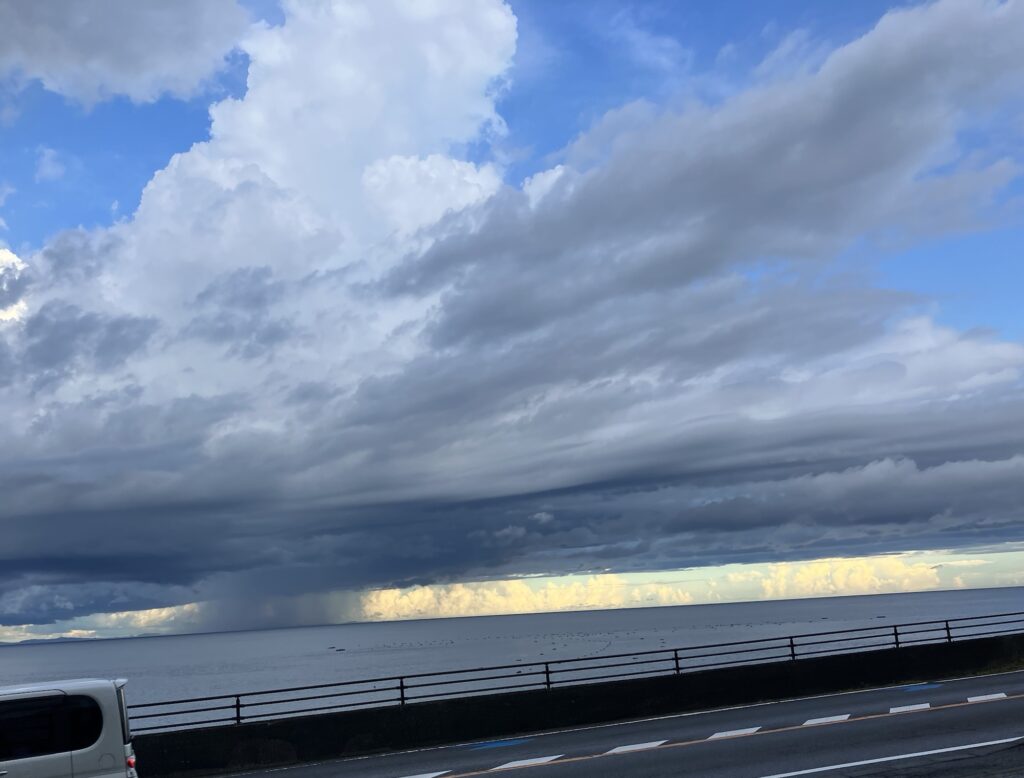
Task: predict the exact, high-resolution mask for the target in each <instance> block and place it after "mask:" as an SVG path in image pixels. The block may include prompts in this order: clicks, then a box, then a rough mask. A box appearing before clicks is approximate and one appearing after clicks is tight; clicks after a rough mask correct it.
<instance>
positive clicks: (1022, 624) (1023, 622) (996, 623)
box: [952, 619, 1024, 630]
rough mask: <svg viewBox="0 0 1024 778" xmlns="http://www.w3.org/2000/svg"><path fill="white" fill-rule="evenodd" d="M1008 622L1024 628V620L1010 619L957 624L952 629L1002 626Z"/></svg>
mask: <svg viewBox="0 0 1024 778" xmlns="http://www.w3.org/2000/svg"><path fill="white" fill-rule="evenodd" d="M1009 624H1016V625H1018V626H1020V627H1021V628H1022V629H1024V620H1022V619H1012V620H1011V621H986V622H984V623H981V624H958V625H956V626H955V627H952V629H957V630H969V629H981V628H982V627H1002V626H1007V625H1009Z"/></svg>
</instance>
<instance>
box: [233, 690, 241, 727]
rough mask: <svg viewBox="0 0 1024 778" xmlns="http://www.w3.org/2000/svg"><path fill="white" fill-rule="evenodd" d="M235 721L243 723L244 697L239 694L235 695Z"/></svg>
mask: <svg viewBox="0 0 1024 778" xmlns="http://www.w3.org/2000/svg"><path fill="white" fill-rule="evenodd" d="M235 723H236V724H241V723H242V698H241V697H240V696H239V695H237V694H236V695H235Z"/></svg>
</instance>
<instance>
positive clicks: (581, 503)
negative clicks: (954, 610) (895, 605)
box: [0, 0, 1024, 639]
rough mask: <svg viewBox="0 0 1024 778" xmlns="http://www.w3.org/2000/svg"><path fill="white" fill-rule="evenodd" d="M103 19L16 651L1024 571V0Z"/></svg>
mask: <svg viewBox="0 0 1024 778" xmlns="http://www.w3.org/2000/svg"><path fill="white" fill-rule="evenodd" d="M75 8H76V12H77V13H78V14H79V16H78V17H76V18H70V17H69V16H68V15H67V14H66V13H64V12H62V11H61V9H60V8H59V6H57V5H36V4H24V3H19V2H17V0H0V25H2V26H6V27H9V28H10V29H11V30H12V31H13V33H12V35H11V41H12V43H11V45H10V46H8V47H7V48H6V49H5V50H4V51H0V219H2V222H0V419H2V421H0V467H2V468H3V472H5V473H10V474H12V475H11V476H10V478H9V479H8V480H7V481H0V489H2V490H3V492H2V495H0V497H2V499H0V521H4V522H6V524H5V526H7V527H9V528H11V529H10V532H9V543H10V552H9V553H10V560H8V561H9V564H8V565H7V566H6V567H5V568H4V569H3V570H0V639H2V638H3V636H4V635H8V636H20V635H26V634H50V633H59V632H70V631H73V630H85V631H87V632H88V631H89V630H94V631H97V633H104V630H106V633H104V634H112V631H117V630H122V631H125V630H127V631H130V630H131V629H134V628H136V627H140V626H145V628H146V629H147V630H149V629H164V630H174V629H192V628H196V629H198V628H203V629H216V628H222V627H227V626H253V625H264V626H272V625H282V624H288V623H298V622H300V621H303V620H305V621H308V620H313V621H331V620H339V619H351V618H388V617H394V618H403V617H408V616H410V615H425V616H429V615H438V614H439V613H445V614H448V615H460V614H451V613H450V612H449V610H450V609H449V606H448V605H446V604H445V601H446V599H458V597H464V600H459V601H460V602H464V607H465V608H468V609H470V610H471V609H473V608H477V611H479V610H480V609H481V608H492V609H493V608H495V607H498V610H499V611H500V609H501V607H504V608H506V610H509V611H516V610H522V609H524V608H526V609H529V608H531V607H540V608H545V607H563V606H564V607H577V606H581V605H582V604H589V605H590V606H592V605H593V604H594V602H595V600H594V598H595V597H596V598H598V601H599V603H598V604H600V603H601V602H603V603H604V604H605V605H607V606H608V607H613V606H615V605H622V604H638V603H642V602H648V601H650V602H654V603H656V604H672V603H683V602H712V601H716V599H722V598H726V599H728V598H733V599H735V598H748V597H758V596H784V595H791V596H808V595H812V594H813V595H816V594H843V593H870V592H872V591H897V590H901V588H915V587H916V588H942V587H950V586H983V585H1011V584H1020V583H1022V582H1024V579H1021V578H1020V576H1019V574H1018V573H1016V572H1015V570H1016V569H1017V568H1019V564H1018V560H1019V556H1020V553H1021V551H1020V543H1021V542H1022V541H1024V534H1022V530H1021V527H1024V512H1022V511H1024V508H1022V507H1021V506H1024V493H1022V487H1021V484H1022V483H1024V476H1022V473H1024V448H1022V444H1021V441H1020V435H1019V434H1018V433H1017V430H1019V429H1020V428H1021V426H1022V425H1024V393H1022V385H1024V384H1022V382H1024V316H1022V315H1021V313H1020V304H1019V300H1018V298H1019V290H1020V289H1021V288H1024V267H1022V265H1021V262H1020V256H1021V249H1022V247H1024V219H1022V218H1021V217H1022V214H1021V208H1020V203H1021V195H1022V194H1024V176H1022V175H1021V170H1022V165H1024V147H1022V143H1021V141H1022V139H1024V138H1022V135H1021V128H1022V127H1024V122H1022V119H1021V117H1022V116H1024V91H1022V90H1021V84H1022V83H1024V71H1021V59H1020V56H1019V51H1020V50H1022V48H1024V37H1022V33H1021V30H1022V29H1024V24H1021V23H1020V22H1021V19H1022V18H1024V10H1022V8H1024V0H1007V1H1006V2H989V1H988V0H939V1H938V2H935V3H913V2H908V3H893V2H880V1H879V2H876V1H875V0H865V2H856V3H849V2H848V3H838V2H833V3H822V2H809V1H804V2H798V1H797V0H772V1H771V2H756V3H752V2H740V1H739V0H723V2H716V3H679V2H669V1H668V0H563V1H560V2H550V1H549V0H511V1H510V2H509V3H507V4H506V3H503V2H502V1H501V0H443V2H440V1H439V2H438V3H436V4H434V5H431V6H430V7H429V8H427V9H426V10H424V9H423V8H414V6H410V5H407V4H402V3H396V2H390V1H389V0H374V2H369V1H368V0H324V1H323V2H313V1H312V0H308V2H307V1H306V0H292V1H291V2H282V4H281V5H278V3H277V2H275V1H274V0H245V1H243V0H180V1H179V2H176V3H174V4H161V3H145V2H142V3H137V4H133V5H131V6H129V7H128V10H125V11H124V12H123V13H121V14H119V15H118V16H117V18H111V17H109V9H108V10H106V11H105V10H104V9H105V8H107V6H106V4H104V3H101V2H97V0H81V2H80V4H79V5H76V6H75ZM105 14H107V15H105ZM183 41H184V42H186V43H182V42H183ZM135 42H142V45H137V46H136V45H128V44H129V43H130V44H134V43H135ZM83 532H87V533H88V534H89V536H95V535H96V534H97V533H99V534H103V535H105V536H109V537H112V538H115V539H116V540H115V541H112V544H113V545H112V548H111V549H110V550H109V553H110V554H114V556H115V558H116V559H117V560H118V563H117V564H114V565H112V564H111V559H110V557H109V556H104V555H103V554H100V553H99V552H97V551H96V549H94V548H92V547H91V546H90V544H88V543H83V542H82V534H81V533H83ZM54 538H56V539H58V540H59V541H60V542H59V543H57V544H56V547H54V545H53V539H54ZM524 581H525V582H527V583H526V584H523V583H522V582H524ZM581 581H583V583H581ZM665 582H668V583H669V584H671V586H669V588H668V589H665V588H659V587H662V585H663V584H665ZM708 582H710V583H708ZM520 584H522V585H520ZM712 584H713V585H712ZM467 586H468V587H469V588H468V589H467V588H465V587H467ZM460 587H462V588H460ZM780 593H781V594H780ZM455 594H458V597H455ZM602 597H605V598H607V599H606V600H601V599H600V598H602ZM574 598H575V599H574ZM580 598H582V599H580ZM487 603H490V605H488V604H487ZM495 603H498V604H499V605H498V606H496V605H495ZM501 603H504V605H501ZM431 609H433V610H431ZM488 612H490V611H488ZM133 613H138V614H142V615H140V616H138V617H135V616H131V615H125V614H133ZM161 625H162V626H161ZM3 630H8V632H4V631H3Z"/></svg>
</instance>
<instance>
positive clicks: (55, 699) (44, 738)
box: [0, 691, 71, 778]
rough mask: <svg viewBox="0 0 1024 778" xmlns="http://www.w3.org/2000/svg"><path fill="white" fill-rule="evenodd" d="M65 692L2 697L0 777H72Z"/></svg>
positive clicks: (0, 712) (0, 708)
mask: <svg viewBox="0 0 1024 778" xmlns="http://www.w3.org/2000/svg"><path fill="white" fill-rule="evenodd" d="M70 776H71V753H70V751H68V749H67V731H66V717H65V715H64V694H63V693H61V692H57V691H54V692H42V693H35V694H31V695H8V696H4V697H0V778H70Z"/></svg>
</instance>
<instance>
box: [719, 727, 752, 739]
mask: <svg viewBox="0 0 1024 778" xmlns="http://www.w3.org/2000/svg"><path fill="white" fill-rule="evenodd" d="M759 729H761V728H760V727H747V728H746V729H729V730H726V731H725V732H716V733H715V734H713V735H712V736H711V737H709V738H708V740H718V739H719V738H723V737H738V736H739V735H753V734H754V733H755V732H757V731H758V730H759Z"/></svg>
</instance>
